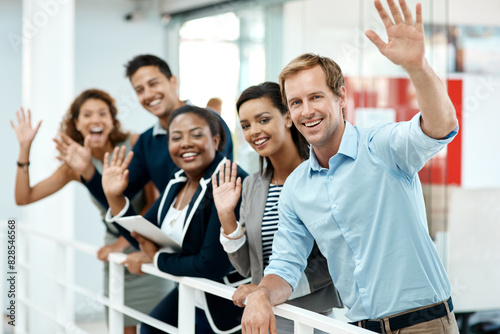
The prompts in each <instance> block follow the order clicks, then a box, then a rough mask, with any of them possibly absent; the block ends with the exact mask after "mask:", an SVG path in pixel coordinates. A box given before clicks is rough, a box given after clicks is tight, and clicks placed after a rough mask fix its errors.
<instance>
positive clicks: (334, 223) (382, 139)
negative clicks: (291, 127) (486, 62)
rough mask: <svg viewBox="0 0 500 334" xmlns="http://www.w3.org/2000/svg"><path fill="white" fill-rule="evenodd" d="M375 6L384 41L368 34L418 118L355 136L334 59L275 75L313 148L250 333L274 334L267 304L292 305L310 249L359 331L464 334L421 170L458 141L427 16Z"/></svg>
mask: <svg viewBox="0 0 500 334" xmlns="http://www.w3.org/2000/svg"><path fill="white" fill-rule="evenodd" d="M388 3H389V7H390V11H391V13H392V16H393V20H394V21H393V20H391V18H390V15H389V14H388V13H387V12H386V11H385V10H384V8H383V7H382V4H381V3H380V1H378V0H376V1H375V6H376V8H377V10H378V12H379V15H380V17H381V18H382V21H383V22H384V25H385V26H386V30H387V35H388V38H389V42H388V43H387V44H386V43H384V42H383V41H382V40H381V39H380V37H379V36H378V35H377V34H376V33H375V32H373V31H367V32H366V35H367V37H368V38H369V39H370V40H371V41H372V42H373V43H374V44H375V45H376V46H377V47H378V49H379V50H380V52H381V53H382V54H383V55H384V56H386V57H387V58H388V59H389V60H391V61H392V62H393V63H395V64H396V65H401V66H402V67H403V68H404V69H405V70H406V71H407V73H408V74H409V76H410V79H411V81H412V83H413V85H414V86H415V90H416V93H417V100H418V103H419V107H420V111H421V112H420V113H418V114H417V115H415V116H414V117H413V119H412V120H411V121H408V122H400V123H391V124H384V125H379V126H375V127H372V128H368V129H360V128H357V127H355V126H352V125H351V124H349V123H348V122H346V121H345V120H344V117H343V111H344V107H345V106H346V102H347V99H346V90H345V86H344V77H343V74H342V71H341V69H340V67H339V66H338V65H337V64H336V63H335V62H334V61H333V60H331V59H329V58H326V57H320V56H317V55H313V54H304V55H301V56H299V57H297V58H295V59H294V60H292V61H291V62H290V63H289V64H288V65H287V66H286V67H285V68H284V69H283V70H282V71H281V73H280V86H281V92H282V97H283V101H284V103H285V104H286V105H287V106H288V108H289V110H290V114H291V116H292V120H293V122H294V124H295V126H296V127H297V129H298V130H299V131H300V132H301V133H302V134H303V135H304V137H305V138H306V140H307V141H308V142H309V143H310V144H311V154H310V159H309V160H308V161H305V162H303V163H302V164H301V165H300V166H298V167H297V168H296V169H295V170H294V171H293V172H292V174H291V175H290V176H289V177H288V178H287V180H286V182H285V185H284V187H283V190H282V193H281V195H280V203H279V208H278V210H279V220H280V221H279V225H278V226H279V227H278V231H277V232H276V234H275V237H274V242H273V254H272V256H271V261H270V264H269V266H268V267H267V268H266V270H265V272H264V273H265V277H264V279H263V280H262V282H261V283H260V284H259V286H258V287H257V288H256V289H255V290H254V291H253V292H252V293H250V294H249V295H248V296H247V304H246V307H245V312H244V314H243V319H242V330H243V333H244V334H245V333H264V332H265V333H267V332H268V331H269V332H270V333H276V322H275V318H274V315H273V311H272V306H274V305H276V304H279V303H282V302H284V301H286V300H287V299H288V298H289V297H290V295H291V293H292V291H293V289H294V288H295V287H296V286H297V282H298V281H299V279H300V277H301V272H302V271H303V270H304V268H305V267H306V265H307V257H308V254H309V252H310V251H311V249H312V246H313V244H314V242H315V241H316V243H317V244H318V247H319V249H320V250H321V253H322V254H323V255H324V256H325V257H326V259H327V261H328V267H329V272H330V275H331V276H332V280H333V281H334V283H335V286H336V287H337V289H338V291H339V293H340V296H341V298H342V301H343V302H344V304H345V305H346V306H347V307H348V308H349V311H348V312H347V314H346V316H347V317H348V318H350V319H351V320H352V321H353V322H352V324H353V325H357V326H360V327H364V328H367V329H369V330H371V331H375V332H378V333H396V332H398V333H399V331H400V330H402V332H404V333H452V334H455V333H458V327H457V324H456V320H455V316H454V314H453V304H452V302H451V298H450V295H451V286H450V283H449V279H448V277H447V275H446V272H445V269H444V266H443V264H442V263H441V260H440V259H439V256H438V254H437V252H436V249H435V247H434V245H433V242H432V240H431V238H430V236H429V233H428V229H427V220H426V214H425V205H424V199H423V195H422V188H421V184H420V180H419V178H418V171H419V170H420V169H421V168H422V167H423V165H424V164H425V162H426V161H428V160H429V159H430V158H431V157H432V156H434V155H435V154H437V153H438V152H439V151H440V150H441V149H442V148H444V147H445V146H446V144H447V143H449V142H450V141H451V140H452V139H453V137H454V136H455V135H456V134H457V131H458V127H457V124H458V122H457V118H456V114H455V109H454V107H453V104H452V102H451V101H450V99H449V97H448V95H447V92H446V89H445V87H444V86H443V84H442V83H441V82H440V80H439V79H438V77H437V76H436V75H435V73H434V71H433V70H432V68H431V67H430V65H429V64H428V62H427V61H426V59H425V57H424V54H425V48H424V29H423V22H422V8H421V5H420V4H418V5H417V15H416V24H414V23H413V19H412V14H411V12H410V10H409V9H408V7H407V5H406V3H405V2H404V0H401V1H400V6H401V8H399V7H398V6H397V4H396V2H395V0H388Z"/></svg>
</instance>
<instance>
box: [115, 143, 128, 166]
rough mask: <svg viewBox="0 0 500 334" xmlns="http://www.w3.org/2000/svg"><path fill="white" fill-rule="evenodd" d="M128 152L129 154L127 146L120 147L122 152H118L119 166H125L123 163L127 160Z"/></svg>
mask: <svg viewBox="0 0 500 334" xmlns="http://www.w3.org/2000/svg"><path fill="white" fill-rule="evenodd" d="M126 152H127V148H126V147H125V146H122V147H120V150H119V151H118V161H117V163H118V164H119V165H123V161H124V159H125V153H126Z"/></svg>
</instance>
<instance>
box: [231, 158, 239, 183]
mask: <svg viewBox="0 0 500 334" xmlns="http://www.w3.org/2000/svg"><path fill="white" fill-rule="evenodd" d="M237 174H238V165H237V164H236V162H234V161H233V168H232V171H231V183H233V184H234V183H235V182H236V177H237Z"/></svg>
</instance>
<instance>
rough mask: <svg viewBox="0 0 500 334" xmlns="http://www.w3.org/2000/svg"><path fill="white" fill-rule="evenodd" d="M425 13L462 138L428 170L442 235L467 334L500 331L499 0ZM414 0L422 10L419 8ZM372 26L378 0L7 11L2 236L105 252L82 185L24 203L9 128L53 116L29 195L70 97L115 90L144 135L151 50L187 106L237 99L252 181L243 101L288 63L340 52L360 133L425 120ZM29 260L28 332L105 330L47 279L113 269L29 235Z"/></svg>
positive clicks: (184, 2)
mask: <svg viewBox="0 0 500 334" xmlns="http://www.w3.org/2000/svg"><path fill="white" fill-rule="evenodd" d="M421 2H422V7H423V16H424V23H425V32H426V47H427V49H426V52H427V59H428V60H429V63H430V64H431V66H432V67H433V68H434V70H435V71H436V73H437V74H438V75H439V76H440V78H441V79H442V81H443V83H444V84H445V85H446V86H447V87H448V92H449V95H450V97H451V99H452V101H453V103H454V104H455V107H456V110H457V116H458V118H459V122H460V133H459V135H458V136H457V137H456V139H455V140H454V141H453V142H452V143H451V144H450V145H448V148H447V150H444V151H443V152H441V153H440V154H439V155H438V156H436V157H435V158H433V159H432V160H431V161H429V163H428V164H427V165H426V166H425V167H424V168H423V170H422V171H421V172H420V177H421V180H422V183H423V185H424V196H425V199H426V204H427V216H428V217H427V218H428V224H429V231H430V234H431V237H432V238H433V240H434V241H435V243H436V247H437V248H438V251H439V253H440V255H441V257H442V259H443V261H444V263H445V266H446V268H447V270H448V273H449V276H450V280H451V282H452V285H453V288H454V294H453V299H454V303H455V306H456V312H457V313H458V314H459V316H460V322H461V323H462V324H464V323H465V325H464V326H463V327H462V329H467V330H469V331H470V332H477V333H498V332H499V327H500V325H499V324H500V315H499V312H498V310H500V287H499V286H498V282H500V219H499V218H498V217H500V205H499V204H500V172H499V171H500V131H498V130H497V124H500V110H499V108H500V107H499V106H500V20H499V17H500V2H498V1H490V0H476V1H467V0H454V1H451V0H436V1H434V0H423V1H421ZM416 3H417V1H413V0H411V1H408V4H409V6H410V8H412V11H413V12H414V8H415V5H416ZM366 29H372V30H375V31H376V32H378V33H379V34H380V35H381V36H384V35H385V32H384V27H383V25H382V23H381V21H380V19H379V17H378V14H377V12H376V10H375V8H374V6H373V2H372V1H371V0H353V1H340V0H293V1H292V0H290V1H287V0H232V1H231V0H226V1H224V0H107V1H97V0H24V1H19V0H0V92H1V102H0V103H1V107H2V112H1V113H0V133H1V143H2V155H3V156H4V158H3V159H2V161H3V162H4V163H2V164H0V175H1V180H2V181H1V185H2V187H1V188H2V190H1V192H0V213H1V217H0V218H1V219H2V222H5V224H3V225H6V223H7V221H8V220H9V219H15V220H17V221H18V223H19V224H24V225H27V226H30V227H33V228H35V229H37V230H43V231H46V232H47V233H50V234H54V235H58V236H60V237H64V238H67V239H68V240H77V241H79V242H83V243H86V244H90V245H94V246H96V247H97V246H100V245H102V243H103V238H104V229H103V227H102V222H101V221H100V216H99V213H98V211H97V209H96V208H95V206H94V205H93V204H92V203H91V200H90V197H89V194H88V192H87V190H86V189H85V188H84V187H83V186H82V185H80V184H77V183H74V184H70V185H68V186H66V187H65V188H64V189H63V191H61V192H59V193H57V194H55V195H53V196H51V197H49V198H47V199H44V200H42V201H40V202H38V203H36V204H32V205H29V206H26V207H18V206H16V204H15V202H14V195H13V194H14V182H15V173H16V165H15V161H16V160H17V154H18V149H19V148H18V144H17V141H16V137H15V133H14V131H13V129H12V128H11V127H10V125H9V120H14V119H15V111H16V110H18V109H19V107H20V106H24V107H28V108H31V111H32V117H33V122H37V121H38V120H43V123H42V126H41V128H40V131H39V132H38V135H37V138H36V140H35V141H34V144H33V149H32V151H31V158H30V160H31V165H30V171H31V173H30V175H31V184H35V183H36V182H38V181H40V180H42V179H44V178H45V177H47V176H49V175H50V174H51V173H52V172H53V171H54V170H55V169H56V168H57V166H58V165H59V162H58V161H57V160H56V159H55V157H56V150H55V146H54V144H53V142H52V138H54V137H56V136H57V135H58V129H59V123H60V121H61V119H62V116H63V115H64V113H65V112H66V111H67V109H68V108H69V105H70V103H71V101H72V100H73V99H74V97H75V96H76V95H78V94H79V93H80V92H82V91H83V90H85V89H89V88H99V89H103V90H105V91H107V92H109V93H110V94H111V95H112V96H113V97H114V98H115V99H116V100H117V105H118V109H119V114H118V118H119V119H120V121H121V122H122V125H123V127H124V128H125V129H128V130H131V131H133V132H137V133H140V132H142V131H144V130H146V129H147V128H149V127H151V126H152V125H153V124H154V122H155V118H154V117H152V116H151V115H149V114H148V112H146V111H145V110H144V109H143V108H142V107H141V105H140V104H139V102H138V101H137V98H136V95H135V92H134V91H133V89H132V87H131V85H130V83H129V81H128V79H127V78H126V77H125V68H124V64H125V63H127V62H128V61H129V60H130V59H131V58H132V57H134V56H135V55H138V54H146V53H149V54H154V55H157V56H159V57H161V58H163V59H165V60H166V61H167V63H168V64H169V65H170V67H171V69H172V72H173V74H175V75H176V76H177V77H178V78H179V83H180V86H179V94H180V97H181V99H183V100H185V99H189V100H191V101H192V102H193V103H194V104H196V105H199V106H205V105H206V103H207V101H208V100H209V99H210V98H212V97H218V98H220V99H221V100H222V101H223V103H222V116H223V118H224V119H225V121H226V123H227V124H228V125H229V127H230V128H231V130H232V131H233V140H234V143H235V157H236V160H237V161H238V162H239V163H240V165H241V166H242V167H243V168H244V169H246V170H247V171H248V172H254V171H257V170H258V162H257V161H258V159H257V154H256V153H255V152H253V151H252V149H251V148H250V147H249V146H248V145H247V144H246V143H245V140H244V138H243V136H242V134H241V130H240V128H239V122H238V119H237V115H236V111H235V107H234V104H235V101H236V99H237V98H238V95H239V93H240V92H241V91H242V90H244V89H245V88H247V87H248V86H250V85H254V84H258V83H260V82H262V81H265V80H269V81H277V77H278V74H279V72H280V70H281V69H282V68H283V66H284V65H286V64H287V63H288V62H289V61H290V60H291V59H293V58H294V57H296V56H298V55H299V54H301V53H304V52H312V53H319V54H320V55H323V56H328V57H330V58H332V59H334V60H335V61H336V62H337V63H338V64H339V65H340V66H341V68H342V69H343V71H344V75H345V76H346V88H347V95H348V101H349V102H348V107H347V110H346V118H347V120H348V121H350V122H351V123H353V124H355V125H359V126H369V125H372V124H375V123H378V122H386V121H404V120H409V119H410V118H411V117H412V116H413V115H414V114H415V113H416V112H418V106H417V104H416V98H415V93H414V90H413V87H412V86H411V84H410V82H409V80H408V77H407V76H406V75H405V72H404V71H403V69H402V68H400V67H397V66H395V65H393V64H392V63H390V62H389V61H388V60H386V59H385V58H384V57H383V56H382V55H381V54H379V52H378V50H377V49H376V48H375V46H374V45H372V44H371V43H370V42H369V40H368V39H367V38H366V37H365V36H364V31H365V30H366ZM2 238H3V240H5V235H4V231H3V232H2ZM19 238H21V239H22V238H23V237H22V236H20V237H19ZM2 243H3V241H2ZM2 248H5V247H4V246H2ZM17 249H18V253H22V254H20V255H19V256H25V258H26V259H27V261H28V260H29V263H30V266H31V267H33V268H32V269H33V270H31V269H30V271H28V270H26V271H25V274H23V275H24V276H23V275H20V281H19V282H18V283H20V284H21V286H22V288H23V289H24V292H23V294H24V296H25V297H24V298H26V302H25V303H24V304H25V305H28V306H29V304H32V305H33V307H31V306H29V307H26V310H25V312H26V314H25V315H24V316H23V319H21V318H19V319H18V321H24V322H26V327H25V328H26V331H27V332H30V333H59V332H61V333H64V332H78V330H79V329H78V328H77V327H71V328H70V329H68V328H67V326H66V328H65V327H64V326H61V325H58V324H57V321H54V320H51V319H49V318H48V317H47V316H46V314H44V313H43V312H42V311H41V310H45V312H47V310H49V311H50V310H54V312H56V311H55V310H58V309H61V305H62V307H63V308H65V309H67V310H68V309H69V310H71V312H72V313H73V314H74V319H75V323H77V324H80V325H81V326H83V327H82V328H84V327H85V326H86V324H90V323H104V309H103V307H102V306H101V305H100V304H99V303H98V302H96V301H95V300H92V299H90V298H88V297H85V296H81V295H78V294H76V295H75V296H74V298H73V299H69V300H58V299H57V298H53V296H54V294H55V292H56V291H57V289H58V287H57V284H55V283H54V282H52V281H51V280H50V279H48V278H47V277H46V276H51V275H55V276H56V277H58V278H59V279H61V280H63V281H70V282H71V284H75V285H79V286H84V287H85V288H86V289H89V290H91V291H95V292H97V293H99V292H101V291H102V287H101V285H102V283H101V281H102V264H101V263H100V262H99V261H97V260H96V259H95V258H93V257H90V256H88V255H83V254H79V253H75V254H74V255H73V254H72V256H71V260H70V261H67V260H64V261H63V262H61V258H60V256H61V252H63V250H61V249H60V248H58V247H57V246H54V245H51V244H48V243H47V242H46V241H45V240H43V238H37V237H30V238H29V239H26V240H25V241H23V240H18V248H17ZM41 250H43V251H41ZM2 251H4V249H3V250H2ZM0 254H4V253H0ZM4 257H5V256H4ZM1 263H4V261H3V259H2V262H1ZM64 266H66V267H67V266H70V267H71V268H70V269H71V270H70V271H69V272H71V273H72V274H71V275H70V277H68V274H67V271H66V270H65V271H64V273H63V272H62V271H61V267H64ZM65 269H67V268H65ZM3 272H6V270H4V271H3ZM47 273H50V274H49V275H47ZM61 275H62V276H61ZM2 288H3V290H5V289H6V288H7V287H6V286H4V287H2ZM2 295H4V296H6V294H4V293H2ZM6 303H7V298H6V297H5V298H3V304H4V305H6ZM2 309H4V310H5V307H2ZM55 318H57V316H55Z"/></svg>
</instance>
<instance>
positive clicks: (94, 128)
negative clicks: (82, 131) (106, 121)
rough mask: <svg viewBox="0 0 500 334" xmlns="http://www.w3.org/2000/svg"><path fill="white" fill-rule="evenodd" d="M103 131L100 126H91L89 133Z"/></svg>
mask: <svg viewBox="0 0 500 334" xmlns="http://www.w3.org/2000/svg"><path fill="white" fill-rule="evenodd" d="M102 131H103V128H102V127H100V126H99V127H93V128H91V129H90V133H101V132H102Z"/></svg>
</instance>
